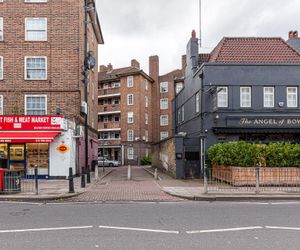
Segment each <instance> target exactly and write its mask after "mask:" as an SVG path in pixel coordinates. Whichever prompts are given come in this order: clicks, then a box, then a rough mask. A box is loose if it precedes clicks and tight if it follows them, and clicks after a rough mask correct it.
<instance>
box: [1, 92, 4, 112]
mask: <svg viewBox="0 0 300 250" xmlns="http://www.w3.org/2000/svg"><path fill="white" fill-rule="evenodd" d="M3 114H4V111H3V95H0V115H3Z"/></svg>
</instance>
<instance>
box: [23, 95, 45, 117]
mask: <svg viewBox="0 0 300 250" xmlns="http://www.w3.org/2000/svg"><path fill="white" fill-rule="evenodd" d="M46 114H47V96H46V95H25V115H46Z"/></svg>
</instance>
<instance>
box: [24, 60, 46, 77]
mask: <svg viewBox="0 0 300 250" xmlns="http://www.w3.org/2000/svg"><path fill="white" fill-rule="evenodd" d="M25 80H47V57H25Z"/></svg>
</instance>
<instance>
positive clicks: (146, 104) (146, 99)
mask: <svg viewBox="0 0 300 250" xmlns="http://www.w3.org/2000/svg"><path fill="white" fill-rule="evenodd" d="M145 107H146V108H147V107H148V97H147V96H145Z"/></svg>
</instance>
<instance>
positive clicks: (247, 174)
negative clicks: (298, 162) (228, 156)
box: [204, 166, 300, 193]
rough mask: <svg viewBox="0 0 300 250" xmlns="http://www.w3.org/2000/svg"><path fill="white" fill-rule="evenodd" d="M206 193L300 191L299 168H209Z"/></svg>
mask: <svg viewBox="0 0 300 250" xmlns="http://www.w3.org/2000/svg"><path fill="white" fill-rule="evenodd" d="M205 177H206V178H205V181H204V182H205V186H204V189H205V192H207V193H214V192H215V193H218V192H221V193H233V192H234V193H245V192H246V193H269V192H270V193H271V192H279V193H287V192H288V193H291V192H300V168H260V167H251V168H243V167H225V166H218V167H213V168H209V169H207V171H206V176H205Z"/></svg>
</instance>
